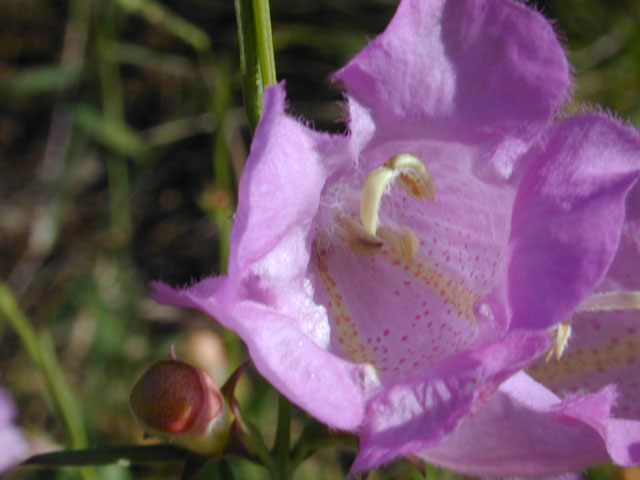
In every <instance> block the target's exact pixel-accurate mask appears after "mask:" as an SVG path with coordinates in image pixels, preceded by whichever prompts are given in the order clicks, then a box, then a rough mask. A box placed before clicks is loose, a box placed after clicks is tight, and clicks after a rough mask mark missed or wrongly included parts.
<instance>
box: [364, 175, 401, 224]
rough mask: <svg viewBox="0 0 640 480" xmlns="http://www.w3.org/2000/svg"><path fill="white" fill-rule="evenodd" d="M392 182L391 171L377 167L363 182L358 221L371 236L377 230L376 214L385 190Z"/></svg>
mask: <svg viewBox="0 0 640 480" xmlns="http://www.w3.org/2000/svg"><path fill="white" fill-rule="evenodd" d="M392 180H393V170H391V169H390V168H387V167H379V168H376V169H375V170H373V171H372V172H371V173H369V175H367V179H366V180H365V182H364V186H363V187H362V197H361V198H360V220H361V221H362V226H363V227H364V229H365V230H366V231H367V232H369V233H370V234H371V235H375V234H376V230H377V229H378V212H379V211H380V202H381V201H382V196H383V195H384V193H385V190H386V189H387V188H388V187H389V185H390V184H391V182H392Z"/></svg>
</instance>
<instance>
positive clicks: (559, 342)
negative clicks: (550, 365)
mask: <svg viewBox="0 0 640 480" xmlns="http://www.w3.org/2000/svg"><path fill="white" fill-rule="evenodd" d="M569 337H571V324H570V323H569V322H562V323H560V324H558V326H557V327H556V343H555V345H554V346H553V347H551V348H550V349H549V351H548V352H547V354H546V355H545V357H544V359H545V360H546V361H547V362H548V361H549V360H551V357H552V356H555V358H556V360H560V357H562V354H563V353H564V352H565V350H566V349H567V345H568V344H569ZM554 354H555V355H554Z"/></svg>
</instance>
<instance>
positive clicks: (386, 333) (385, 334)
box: [382, 328, 389, 337]
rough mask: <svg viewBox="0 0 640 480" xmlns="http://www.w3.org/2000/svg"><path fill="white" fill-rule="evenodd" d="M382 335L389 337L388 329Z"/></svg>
mask: <svg viewBox="0 0 640 480" xmlns="http://www.w3.org/2000/svg"><path fill="white" fill-rule="evenodd" d="M382 334H383V335H384V336H385V337H386V336H387V335H389V329H388V328H387V329H385V330H384V331H383V332H382Z"/></svg>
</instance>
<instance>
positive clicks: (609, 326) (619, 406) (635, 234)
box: [528, 184, 640, 465]
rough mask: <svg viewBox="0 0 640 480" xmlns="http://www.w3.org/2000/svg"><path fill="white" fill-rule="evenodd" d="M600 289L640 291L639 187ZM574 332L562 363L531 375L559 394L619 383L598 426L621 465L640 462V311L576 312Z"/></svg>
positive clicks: (536, 367) (534, 368) (533, 368)
mask: <svg viewBox="0 0 640 480" xmlns="http://www.w3.org/2000/svg"><path fill="white" fill-rule="evenodd" d="M598 290H599V291H602V292H612V291H625V290H626V291H638V290H640V185H638V184H636V186H635V187H634V189H633V191H632V192H631V194H630V195H629V198H628V199H627V215H626V219H625V224H624V226H623V229H622V236H621V239H620V246H619V247H618V251H617V253H616V257H615V259H614V261H613V264H612V265H611V268H610V269H609V271H608V272H607V275H606V277H605V279H604V281H603V282H602V283H601V285H600V286H599V287H598ZM571 325H572V331H573V333H572V335H571V338H570V340H569V345H568V347H567V351H566V353H565V354H564V355H563V356H562V358H561V359H560V361H551V362H548V363H547V362H543V361H538V362H536V363H535V364H533V365H532V366H531V367H530V368H529V370H528V371H529V373H530V374H531V376H533V377H534V378H535V379H536V380H538V381H539V382H540V383H542V384H544V385H545V386H546V387H548V388H549V389H551V390H552V391H553V392H555V393H556V394H558V395H560V396H562V395H584V394H589V393H592V392H597V391H599V390H601V389H603V388H607V387H608V386H615V389H616V399H615V403H614V404H613V405H612V408H611V415H612V416H613V417H615V418H612V419H609V420H608V422H606V424H605V425H603V426H602V427H600V430H601V432H602V435H603V438H605V439H606V441H607V446H608V448H609V451H610V454H611V455H612V457H613V458H614V460H615V461H616V462H617V463H619V464H621V465H633V464H637V463H638V462H640V405H639V404H638V398H640V311H638V310H617V311H609V312H582V313H578V314H575V315H572V319H571Z"/></svg>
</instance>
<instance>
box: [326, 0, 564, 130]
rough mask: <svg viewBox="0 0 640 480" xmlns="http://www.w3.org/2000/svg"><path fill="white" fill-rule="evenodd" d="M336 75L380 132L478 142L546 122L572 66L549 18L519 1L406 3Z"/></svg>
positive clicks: (419, 0)
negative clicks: (365, 109)
mask: <svg viewBox="0 0 640 480" xmlns="http://www.w3.org/2000/svg"><path fill="white" fill-rule="evenodd" d="M532 38H535V41H531V39H532ZM336 78H337V79H339V80H341V81H343V82H344V83H345V85H346V87H347V90H348V91H349V95H350V96H351V97H352V99H353V100H355V101H356V102H358V103H359V104H361V105H362V106H363V107H364V108H367V109H369V110H370V112H371V116H372V118H373V120H374V122H375V124H376V125H377V127H378V129H379V133H378V135H380V136H381V137H387V138H406V137H411V136H419V137H422V138H425V137H426V138H430V137H440V138H447V137H455V138H459V139H466V140H470V139H475V140H477V139H479V138H486V137H487V136H492V137H494V138H497V137H503V136H513V135H524V136H525V137H527V136H530V135H531V134H532V133H534V132H535V131H537V130H538V129H539V128H541V126H542V125H544V123H545V122H547V121H549V120H550V119H551V118H552V116H553V114H554V112H555V110H556V109H557V108H558V106H559V105H560V104H561V102H562V101H563V99H564V97H565V95H566V92H567V89H568V86H569V68H568V64H567V60H566V57H565V55H564V52H563V50H562V47H561V46H560V44H559V42H558V40H557V38H556V36H555V34H554V32H553V29H552V28H551V26H550V25H549V23H548V22H547V21H546V20H545V19H544V18H543V17H542V16H541V15H539V14H538V13H537V12H535V11H534V10H532V9H530V8H527V7H525V6H524V5H522V4H520V3H518V2H515V1H495V0H448V1H446V0H434V1H423V0H405V1H403V2H401V3H400V6H399V8H398V11H397V12H396V15H395V16H394V18H393V20H392V21H391V23H390V24H389V26H388V27H387V28H386V30H385V31H384V32H383V33H382V34H381V35H380V36H379V37H377V38H376V39H374V40H373V41H372V42H371V43H370V44H369V45H368V46H367V47H365V48H364V49H363V50H362V52H360V53H359V54H358V56H356V58H355V59H354V60H352V61H351V62H350V63H349V64H348V65H347V66H346V67H344V68H343V69H342V70H340V71H338V72H337V74H336Z"/></svg>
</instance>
